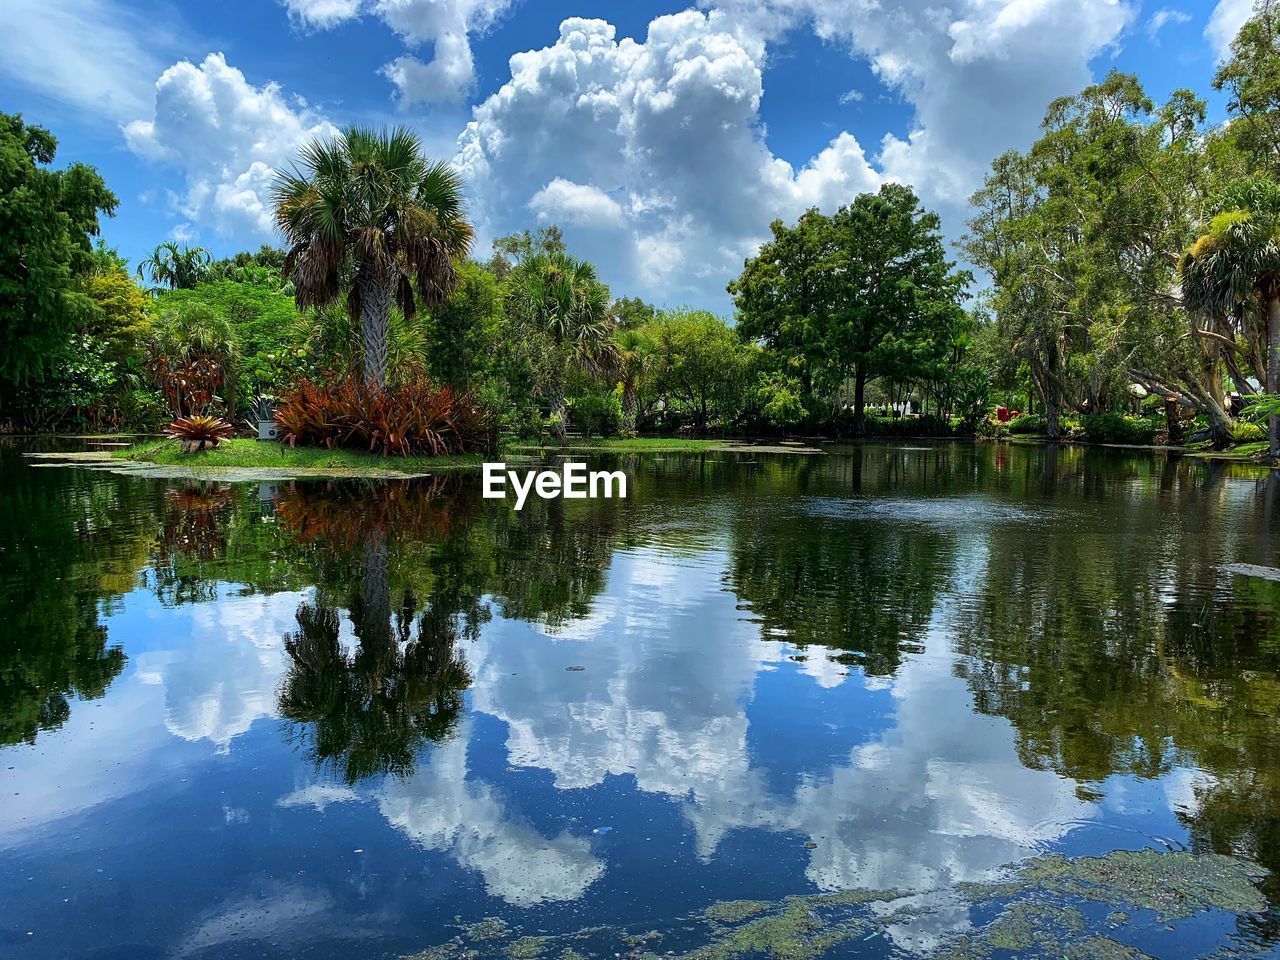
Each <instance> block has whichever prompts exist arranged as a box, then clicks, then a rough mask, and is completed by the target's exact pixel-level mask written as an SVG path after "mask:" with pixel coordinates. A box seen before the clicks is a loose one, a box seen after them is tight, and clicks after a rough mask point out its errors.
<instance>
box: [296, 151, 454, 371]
mask: <svg viewBox="0 0 1280 960" xmlns="http://www.w3.org/2000/svg"><path fill="white" fill-rule="evenodd" d="M299 161H300V162H299V165H298V166H296V167H295V168H294V169H293V171H292V172H287V171H281V172H279V173H278V174H277V175H276V184H275V196H274V202H275V208H276V224H277V225H278V226H279V228H280V231H281V232H282V233H283V234H284V235H285V237H286V238H287V239H288V241H289V247H290V249H289V253H288V255H287V256H286V257H285V263H284V275H285V277H286V278H287V279H290V280H292V281H293V285H294V291H295V299H296V300H297V303H298V306H299V307H300V308H307V307H321V306H324V305H325V304H327V303H330V302H332V301H334V300H336V299H337V298H338V296H339V294H341V293H342V292H343V290H344V289H345V290H346V294H347V296H346V303H347V309H348V311H349V312H350V314H351V317H352V320H353V321H355V320H356V319H359V322H360V326H361V335H362V339H363V342H364V379H365V383H366V384H368V385H370V386H377V387H378V388H382V387H384V386H385V385H386V378H387V327H388V323H389V318H390V315H391V306H392V303H393V302H394V303H396V304H398V305H399V307H400V309H401V311H402V312H403V313H404V316H405V318H406V319H407V320H410V321H412V320H413V317H414V314H415V311H416V304H415V301H416V300H421V301H422V303H423V305H424V306H428V307H430V306H434V305H435V304H438V303H440V302H441V301H442V300H444V298H445V297H447V296H448V295H449V293H450V291H452V289H453V287H454V284H455V283H456V282H457V274H456V271H455V269H454V263H455V261H457V260H459V259H461V258H462V257H465V256H466V254H467V250H468V249H469V248H470V246H471V225H470V224H469V223H468V222H467V220H466V218H465V216H464V209H463V199H462V180H461V178H459V176H458V175H457V173H455V172H454V170H453V169H452V168H451V167H450V166H449V165H448V164H447V163H444V162H435V163H433V162H431V161H429V160H428V159H427V158H426V156H425V155H424V153H423V149H422V143H421V141H419V139H418V138H417V136H415V135H414V134H413V133H412V132H411V131H409V130H407V129H405V128H403V127H396V128H395V129H393V130H389V131H388V130H382V131H375V130H371V129H368V128H364V127H355V126H353V127H348V128H347V129H346V130H345V131H344V132H343V133H341V134H339V135H338V136H335V137H333V138H332V139H324V140H313V141H312V142H311V143H310V144H308V145H307V146H305V147H303V148H302V151H301V153H300V154H299ZM415 284H416V290H415Z"/></svg>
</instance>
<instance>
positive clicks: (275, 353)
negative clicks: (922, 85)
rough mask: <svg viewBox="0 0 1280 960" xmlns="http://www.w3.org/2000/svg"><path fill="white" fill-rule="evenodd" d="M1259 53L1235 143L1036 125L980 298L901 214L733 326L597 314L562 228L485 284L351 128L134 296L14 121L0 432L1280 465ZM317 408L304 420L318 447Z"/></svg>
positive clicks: (1054, 120) (523, 248) (871, 210)
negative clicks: (207, 418)
mask: <svg viewBox="0 0 1280 960" xmlns="http://www.w3.org/2000/svg"><path fill="white" fill-rule="evenodd" d="M1278 28H1280V14H1277V13H1276V12H1275V10H1274V9H1273V7H1272V5H1271V4H1261V5H1260V6H1259V9H1258V12H1257V13H1256V14H1255V16H1254V18H1253V19H1252V20H1250V21H1249V22H1248V23H1247V24H1246V25H1245V26H1244V28H1243V29H1242V31H1241V33H1240V35H1239V36H1238V38H1237V39H1236V41H1235V44H1234V46H1233V56H1232V57H1231V58H1230V59H1229V60H1228V61H1227V62H1226V63H1224V64H1223V65H1222V67H1221V68H1220V70H1219V72H1218V74H1217V76H1216V79H1215V85H1216V86H1217V87H1218V88H1219V89H1221V90H1224V91H1226V92H1227V93H1228V95H1229V109H1230V113H1231V116H1230V119H1229V122H1227V123H1225V124H1222V125H1220V126H1212V125H1209V124H1207V123H1206V107H1205V103H1204V101H1203V100H1201V99H1200V98H1199V97H1198V96H1197V95H1196V94H1195V93H1194V92H1193V91H1189V90H1179V91H1176V92H1175V93H1174V94H1173V95H1171V96H1170V98H1169V99H1168V101H1167V102H1166V103H1164V104H1161V105H1157V104H1155V103H1154V102H1152V100H1151V99H1150V98H1149V97H1148V96H1147V95H1146V93H1145V92H1144V91H1143V89H1142V87H1141V85H1140V83H1139V81H1138V79H1137V78H1136V77H1133V76H1128V75H1124V74H1120V73H1112V74H1111V75H1109V76H1108V77H1106V78H1105V79H1104V80H1103V81H1102V82H1101V83H1098V84H1095V85H1092V86H1090V87H1088V88H1086V89H1085V90H1083V91H1082V92H1080V93H1079V94H1078V95H1075V96H1070V97H1064V98H1062V99H1060V100H1057V101H1055V102H1053V103H1052V104H1050V105H1049V106H1048V109H1047V112H1046V115H1045V121H1044V125H1043V132H1042V135H1041V137H1040V138H1039V140H1037V141H1036V142H1035V143H1034V144H1033V145H1032V146H1031V148H1030V149H1029V150H1027V151H1026V152H1025V153H1016V152H1010V153H1007V154H1004V155H1003V156H1000V157H998V158H997V159H996V160H995V161H994V163H993V165H992V169H991V172H990V174H989V175H988V177H987V178H986V182H985V183H984V185H983V187H982V189H980V190H979V191H978V192H977V193H976V194H975V195H974V197H973V199H972V204H973V212H972V217H971V219H970V222H969V229H968V233H967V235H966V237H965V239H964V243H963V252H964V255H965V258H966V259H967V260H968V262H970V263H971V264H973V265H974V266H976V267H978V268H980V269H981V270H982V271H984V272H985V273H986V275H987V276H988V277H989V279H990V283H989V284H988V283H985V282H976V281H975V278H974V277H972V276H971V275H970V274H969V273H968V272H966V271H965V270H962V269H957V268H956V265H955V263H954V262H953V260H952V259H951V258H949V256H948V253H947V247H946V243H945V241H944V239H943V237H942V234H941V230H940V224H939V221H938V218H937V216H936V215H935V214H933V213H932V212H930V211H928V210H926V209H925V208H924V207H923V206H922V205H921V203H920V201H919V199H918V198H917V196H916V195H915V193H914V192H913V191H912V190H911V188H910V187H907V186H902V185H896V184H890V185H886V186H884V187H882V188H881V189H880V190H879V191H878V192H877V193H874V194H863V195H861V196H857V197H850V198H849V201H848V203H847V204H845V205H844V206H842V207H840V208H839V209H838V210H836V211H835V212H834V213H831V214H830V215H827V214H823V213H821V212H819V211H818V210H816V209H814V210H810V211H808V212H807V213H805V214H803V215H802V216H801V217H800V218H799V220H798V221H797V222H795V223H792V224H787V223H783V222H781V221H779V222H775V223H774V224H772V226H771V237H770V239H769V240H768V241H767V242H766V243H765V244H764V245H763V246H762V247H761V248H760V250H759V251H758V253H757V254H756V256H754V257H752V258H750V259H749V260H747V261H746V263H745V264H744V267H743V271H742V274H741V275H740V276H739V277H737V278H736V279H734V280H732V281H731V282H730V283H729V285H728V292H729V294H730V295H731V297H732V302H733V306H734V316H733V317H732V318H726V317H718V316H715V315H713V314H711V313H707V312H705V311H701V310H693V309H687V308H682V307H672V308H666V309H659V308H657V307H655V306H653V305H651V304H649V303H646V302H645V301H643V300H641V299H639V298H636V297H634V296H622V297H618V296H616V295H615V294H616V292H615V291H610V290H609V288H608V287H607V286H605V285H604V283H603V282H601V280H600V279H599V277H598V276H597V273H596V270H595V268H594V266H593V265H592V264H591V263H590V261H589V260H586V259H584V258H582V257H581V256H580V255H579V253H578V252H575V251H571V250H569V249H567V247H566V243H565V240H564V237H563V235H562V234H561V232H560V231H559V230H558V229H557V228H555V227H554V226H552V227H544V228H541V229H540V230H538V231H537V232H536V233H531V232H529V231H526V232H524V233H520V234H516V235H513V236H509V237H503V238H500V239H499V240H497V241H496V242H495V243H494V245H493V251H492V254H491V256H489V258H488V259H487V260H481V259H478V258H477V257H476V254H478V253H480V251H473V250H472V249H471V235H472V234H471V226H470V224H469V223H468V222H467V220H466V216H465V207H464V204H463V188H464V185H463V184H462V183H461V182H460V181H459V180H458V178H457V176H456V175H455V174H454V172H453V171H452V170H451V169H450V168H449V167H448V166H447V165H445V164H442V163H439V162H434V161H431V160H429V159H428V158H427V157H426V156H425V155H424V154H423V152H422V148H421V144H420V143H419V142H418V140H417V139H416V137H414V136H413V135H412V134H411V133H409V132H408V131H406V130H403V129H394V130H389V131H384V132H378V131H372V130H368V129H365V128H358V127H353V128H350V129H348V130H347V131H345V132H344V133H343V134H341V135H339V136H336V137H334V138H332V139H327V140H321V141H316V142H314V143H312V144H310V145H308V146H307V147H305V148H304V149H303V150H302V151H301V153H300V155H299V158H298V161H297V164H296V166H294V167H292V168H290V169H288V170H284V171H281V172H280V173H279V175H278V179H277V186H276V196H275V203H276V219H277V224H278V227H279V230H280V234H281V236H282V237H283V238H284V239H285V241H286V242H287V245H288V249H287V250H283V249H275V248H273V247H270V246H264V247H262V248H261V249H260V250H258V251H257V252H249V251H245V252H242V253H239V254H237V255H235V256H234V257H231V258H228V259H224V260H214V259H213V258H212V257H211V256H210V254H209V253H208V252H207V251H205V250H203V249H201V248H198V247H186V246H183V245H181V244H178V243H174V242H164V243H161V244H160V245H159V246H157V247H156V249H155V251H154V252H153V253H152V254H151V255H150V256H148V257H146V258H145V259H144V260H143V261H142V262H141V263H140V264H139V265H138V267H137V270H136V272H135V273H134V274H131V273H130V272H129V269H128V267H127V265H126V264H125V263H124V262H123V261H122V260H121V259H120V258H119V257H118V256H117V255H116V254H115V253H114V252H113V251H111V250H110V249H108V248H105V247H103V246H102V245H101V244H99V246H97V247H96V248H95V247H94V246H93V244H92V238H93V237H94V236H95V235H96V234H97V232H98V228H99V218H100V217H101V216H102V215H107V216H110V215H111V214H112V213H113V212H114V210H115V207H116V203H117V201H116V198H115V196H114V195H113V194H112V193H111V192H110V191H109V190H108V189H107V187H106V185H105V184H103V182H102V180H101V178H100V177H98V175H97V174H96V173H95V172H94V171H93V169H92V168H90V167H86V166H84V165H83V164H71V165H70V166H67V167H66V168H64V169H54V168H53V167H52V166H51V165H52V163H53V160H54V156H55V150H56V141H55V140H54V138H53V137H52V136H51V135H50V134H49V133H48V132H47V131H45V130H43V129H41V128H39V127H34V126H30V125H27V124H25V123H24V122H23V120H22V119H21V118H20V117H15V116H5V117H4V118H3V123H0V156H2V157H3V158H4V163H3V165H2V169H0V178H3V181H4V188H5V189H4V194H5V199H4V200H3V201H2V202H0V331H3V335H4V340H5V343H6V350H5V352H4V355H3V357H0V426H3V427H4V428H7V429H26V430H31V429H36V430H47V429H67V428H74V429H101V428H108V427H112V428H124V427H127V428H136V429H155V428H157V427H159V426H161V425H163V424H164V423H166V422H168V421H169V420H170V419H172V418H173V417H175V416H185V415H190V414H193V413H212V414H218V415H221V416H224V417H226V418H227V419H228V420H229V421H231V422H232V423H233V424H235V425H236V426H237V428H241V429H243V428H244V427H245V426H246V425H247V423H248V421H250V420H252V419H256V418H257V417H258V416H259V411H260V410H262V409H264V408H263V407H262V406H260V404H259V401H260V400H261V399H265V400H267V401H272V402H274V401H276V400H279V399H281V398H290V397H292V398H293V399H294V400H295V401H296V400H297V393H296V392H297V390H298V389H299V385H300V384H306V383H310V384H333V383H337V382H348V381H350V382H354V381H362V382H363V383H364V384H365V385H366V386H367V387H368V388H369V390H367V391H365V392H363V393H359V398H360V399H361V404H357V407H358V409H354V408H353V409H349V410H348V411H347V412H348V413H349V414H351V416H352V417H354V418H355V419H356V420H357V421H359V422H361V423H368V424H369V425H370V427H369V429H370V431H372V432H373V434H375V435H376V436H377V437H380V438H386V437H392V438H394V440H393V442H382V441H379V446H380V448H381V449H384V450H386V451H388V452H390V451H396V452H403V453H406V454H421V453H429V452H443V453H460V452H465V451H466V450H468V449H471V448H472V447H473V446H476V445H483V444H485V443H489V442H491V440H490V439H488V438H491V437H493V436H497V435H500V434H506V435H515V436H520V437H525V438H538V437H543V438H550V439H552V440H555V441H557V442H561V443H563V442H565V440H566V437H567V436H568V435H569V433H570V432H573V433H576V434H579V435H581V436H583V437H587V438H589V437H592V436H606V437H618V436H623V437H629V436H634V435H636V434H637V433H659V434H666V435H671V434H678V433H681V432H687V433H689V434H693V435H698V436H704V435H707V434H718V435H725V434H734V435H745V434H776V433H779V432H793V433H801V434H806V435H825V436H828V437H833V438H840V437H848V436H863V435H887V436H904V435H939V436H942V435H973V434H978V435H994V436H1000V435H1008V434H1024V435H1046V436H1048V437H1050V438H1058V437H1062V436H1065V435H1072V436H1075V437H1079V438H1082V439H1089V440H1092V441H1099V442H1115V443H1150V442H1152V441H1161V442H1171V443H1182V442H1187V441H1188V440H1190V441H1197V440H1199V441H1204V442H1206V443H1212V444H1213V445H1214V446H1218V447H1226V446H1231V445H1233V444H1237V443H1245V442H1247V443H1256V442H1257V441H1258V440H1259V439H1261V438H1260V437H1259V436H1258V435H1257V434H1256V432H1255V431H1254V430H1253V426H1252V424H1253V423H1255V422H1258V421H1261V420H1265V419H1267V418H1268V417H1269V419H1270V429H1269V434H1268V436H1269V441H1270V449H1271V453H1272V454H1273V455H1276V454H1280V416H1278V415H1277V413H1278V412H1280V399H1277V398H1280V242H1277V236H1278V235H1280V184H1278V183H1277V181H1276V176H1277V174H1278V173H1280V160H1278V159H1277V158H1278V157H1280V134H1277V133H1276V130H1277V129H1280V124H1277V123H1276V122H1275V121H1276V120H1277V118H1280V84H1278V83H1277V82H1276V81H1275V80H1274V79H1273V78H1274V77H1275V76H1277V75H1280V44H1278V42H1277V40H1276V39H1275V38H1276V36H1277V35H1278V34H1280V29H1278ZM136 281H143V282H145V283H147V284H148V287H147V288H146V289H145V290H144V289H143V288H142V287H140V286H139V285H138V284H137V282H136ZM427 383H429V384H431V385H432V386H431V387H430V388H429V389H428V388H427V387H425V386H423V385H424V384H427ZM384 390H385V391H386V392H387V395H388V397H391V399H390V400H389V401H388V402H389V404H390V406H391V407H392V408H395V409H393V410H392V411H390V413H395V412H397V411H399V412H403V411H402V409H401V408H403V407H404V405H406V404H410V403H411V402H414V401H410V400H409V399H406V398H408V397H418V398H421V397H424V396H428V397H430V398H431V399H430V402H427V401H421V402H419V408H420V409H418V410H415V412H414V413H413V415H412V416H399V417H397V416H392V415H390V413H389V412H388V410H386V409H384V408H385V407H386V406H387V404H386V403H382V402H381V401H380V400H379V399H378V397H377V396H376V394H377V393H378V392H379V391H384ZM397 391H399V393H397ZM424 391H425V392H424ZM309 396H311V398H312V400H313V401H314V403H313V404H312V406H311V407H307V408H305V409H302V410H301V416H302V419H303V420H305V421H307V422H308V423H309V424H312V426H314V425H315V424H317V423H319V424H323V423H327V422H329V421H330V420H333V419H335V416H334V412H333V410H331V409H330V408H329V407H328V406H327V403H328V401H327V400H326V398H325V396H324V395H323V394H321V393H316V392H314V391H313V393H312V394H310V395H309ZM351 396H356V394H355V393H352V394H351ZM383 399H385V398H383ZM295 406H296V404H295ZM348 406H349V407H350V404H348ZM997 406H1001V407H1004V408H1005V411H1001V412H1000V415H999V416H997V415H996V413H995V408H996V407H997ZM425 408H430V409H429V410H427V412H426V413H425V414H424V413H423V412H422V409H425ZM1006 411H1007V412H1006ZM459 423H461V424H463V425H464V426H462V427H459V426H458V424H459ZM307 436H308V437H309V438H310V441H309V442H318V443H328V444H333V445H339V446H340V445H343V444H344V443H345V444H348V445H357V444H358V443H364V442H365V440H364V439H363V438H360V439H359V440H353V439H352V438H351V437H350V436H348V435H347V434H345V433H342V432H341V431H337V430H335V431H334V432H333V433H332V434H330V435H327V436H326V435H324V434H323V432H319V433H318V432H317V431H316V430H315V429H311V430H309V432H308V433H307ZM446 436H447V437H454V438H455V440H453V441H448V442H446V441H444V440H442V439H441V437H446Z"/></svg>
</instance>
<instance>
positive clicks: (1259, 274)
mask: <svg viewBox="0 0 1280 960" xmlns="http://www.w3.org/2000/svg"><path fill="white" fill-rule="evenodd" d="M1181 274H1182V292H1183V296H1184V297H1185V298H1186V300H1187V303H1188V305H1189V306H1190V307H1192V309H1194V310H1197V311H1198V312H1200V313H1203V314H1204V315H1205V316H1208V317H1222V316H1227V317H1236V318H1239V319H1240V320H1241V321H1242V322H1245V323H1247V322H1249V319H1250V318H1260V319H1264V322H1265V333H1264V335H1263V338H1262V339H1263V342H1264V343H1265V350H1266V357H1267V362H1266V392H1267V393H1268V394H1271V395H1272V396H1275V395H1277V394H1280V185H1277V184H1276V183H1275V182H1274V181H1272V180H1269V179H1264V178H1262V177H1254V178H1251V179H1249V180H1245V181H1241V182H1240V183H1237V184H1235V185H1233V186H1232V187H1231V188H1230V189H1228V190H1226V191H1225V192H1224V193H1223V195H1222V196H1221V197H1220V198H1219V199H1218V201H1217V203H1216V204H1215V214H1214V216H1213V218H1212V219H1211V220H1209V222H1208V225H1207V228H1206V229H1205V231H1204V233H1203V234H1202V235H1201V236H1200V238H1199V239H1198V240H1196V242H1195V244H1194V245H1193V246H1192V247H1191V249H1190V250H1188V251H1187V254H1186V256H1185V257H1184V258H1183V260H1182V266H1181ZM1268 421H1269V429H1268V436H1269V440H1270V454H1271V456H1273V457H1277V456H1280V416H1277V414H1276V413H1274V412H1273V413H1272V414H1271V415H1270V417H1269V418H1268Z"/></svg>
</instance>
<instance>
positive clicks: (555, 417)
mask: <svg viewBox="0 0 1280 960" xmlns="http://www.w3.org/2000/svg"><path fill="white" fill-rule="evenodd" d="M549 399H550V400H551V436H552V437H554V438H555V441H556V443H558V444H560V445H561V446H563V445H564V442H565V440H566V439H567V437H568V433H569V405H568V404H567V403H565V399H564V384H563V383H561V382H560V381H559V380H557V381H556V382H555V383H554V384H553V385H552V387H551V396H550V398H549Z"/></svg>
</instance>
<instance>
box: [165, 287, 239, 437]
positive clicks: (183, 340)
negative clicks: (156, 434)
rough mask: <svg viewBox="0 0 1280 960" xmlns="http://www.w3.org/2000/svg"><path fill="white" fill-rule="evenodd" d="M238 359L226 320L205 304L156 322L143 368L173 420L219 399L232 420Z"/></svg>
mask: <svg viewBox="0 0 1280 960" xmlns="http://www.w3.org/2000/svg"><path fill="white" fill-rule="evenodd" d="M239 356H240V351H239V348H238V346H237V344H236V331H235V328H234V327H233V326H232V324H231V322H230V321H229V320H228V319H227V318H226V317H224V316H222V315H221V314H219V313H218V312H217V311H216V310H214V309H213V308H212V307H210V306H209V305H207V304H204V303H180V304H178V305H177V306H175V307H174V308H172V309H170V310H166V311H165V312H164V313H162V314H160V316H159V317H157V318H156V322H155V326H154V327H153V329H152V335H151V343H150V345H149V348H148V356H147V369H148V371H149V372H150V374H151V376H152V378H153V379H154V380H155V382H156V385H157V386H158V387H159V388H160V390H161V392H162V393H163V394H164V396H165V400H166V401H168V404H169V408H170V409H171V410H172V411H173V414H174V416H175V417H185V416H190V415H191V414H197V413H205V412H207V411H208V410H210V409H211V408H213V407H214V406H215V405H216V403H217V401H218V400H219V399H221V400H222V402H223V404H224V405H225V407H226V411H227V413H228V414H229V415H232V416H234V414H235V409H236V398H235V384H236V362H237V360H238V359H239Z"/></svg>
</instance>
